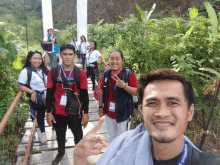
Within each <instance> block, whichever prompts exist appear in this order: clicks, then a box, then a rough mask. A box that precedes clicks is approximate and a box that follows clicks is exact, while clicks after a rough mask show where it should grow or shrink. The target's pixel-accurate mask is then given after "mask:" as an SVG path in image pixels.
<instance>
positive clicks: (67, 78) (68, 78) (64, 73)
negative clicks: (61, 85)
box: [60, 65, 74, 81]
mask: <svg viewBox="0 0 220 165" xmlns="http://www.w3.org/2000/svg"><path fill="white" fill-rule="evenodd" d="M60 67H61V70H62V72H63V75H64V77H65V79H66V81H69V80H70V76H71V74H72V72H73V67H74V66H72V68H71V70H70V73H69V76H68V77H66V72H65V71H64V69H63V66H62V65H61V66H60ZM60 75H61V74H60ZM60 77H61V80H62V76H60Z"/></svg>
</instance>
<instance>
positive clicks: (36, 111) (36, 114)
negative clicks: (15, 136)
mask: <svg viewBox="0 0 220 165" xmlns="http://www.w3.org/2000/svg"><path fill="white" fill-rule="evenodd" d="M35 118H37V110H36V111H35Z"/></svg>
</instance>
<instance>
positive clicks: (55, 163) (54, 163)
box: [52, 152, 66, 165]
mask: <svg viewBox="0 0 220 165" xmlns="http://www.w3.org/2000/svg"><path fill="white" fill-rule="evenodd" d="M65 156H66V152H65V153H64V154H60V153H58V154H57V156H56V158H55V159H54V160H53V161H52V165H59V164H60V162H61V160H62V159H63V158H64V157H65Z"/></svg>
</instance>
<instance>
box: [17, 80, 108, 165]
mask: <svg viewBox="0 0 220 165" xmlns="http://www.w3.org/2000/svg"><path fill="white" fill-rule="evenodd" d="M88 88H89V117H90V120H89V123H88V125H87V127H86V128H85V129H83V135H86V133H87V132H88V131H90V130H91V129H92V128H93V127H94V125H95V124H96V123H97V122H98V120H99V116H98V101H96V100H95V99H94V98H93V91H92V84H91V80H90V79H88ZM45 123H46V121H45ZM32 126H33V122H32V121H31V119H28V120H27V122H26V123H25V127H24V128H25V134H24V136H23V138H22V141H21V143H20V145H19V146H18V148H17V151H16V154H17V155H18V159H17V163H16V165H21V164H22V161H23V158H24V153H25V150H26V147H27V143H28V140H29V137H30V133H31V128H32ZM45 127H46V135H47V140H48V142H47V143H46V144H43V143H41V142H40V139H39V136H40V131H39V129H38V128H36V130H35V136H34V139H33V142H32V149H31V154H30V156H29V162H28V164H29V165H36V164H39V165H50V164H51V162H52V160H53V159H54V158H55V157H56V154H57V148H58V146H57V141H56V133H55V131H54V130H52V127H50V126H48V124H47V123H46V126H45ZM97 134H100V135H103V136H104V137H105V139H106V141H107V142H108V141H109V140H108V133H107V128H106V123H105V122H104V123H103V125H102V127H101V128H100V130H99V132H98V133H97ZM74 147H75V143H74V137H73V134H72V132H71V130H70V129H67V132H66V152H67V156H66V157H65V158H64V159H63V160H62V162H61V164H62V165H72V164H73V150H74ZM104 151H105V149H103V151H102V153H103V152H104ZM100 156H101V154H100V155H97V156H90V157H88V160H89V161H90V162H91V163H94V162H97V161H98V159H99V157H100Z"/></svg>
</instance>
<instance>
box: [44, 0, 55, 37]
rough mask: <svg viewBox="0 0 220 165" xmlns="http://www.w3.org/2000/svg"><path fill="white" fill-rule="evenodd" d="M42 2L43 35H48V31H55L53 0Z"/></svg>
mask: <svg viewBox="0 0 220 165" xmlns="http://www.w3.org/2000/svg"><path fill="white" fill-rule="evenodd" d="M41 2H42V20H43V34H44V36H46V35H47V29H49V28H52V29H53V14H52V0H41Z"/></svg>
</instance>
